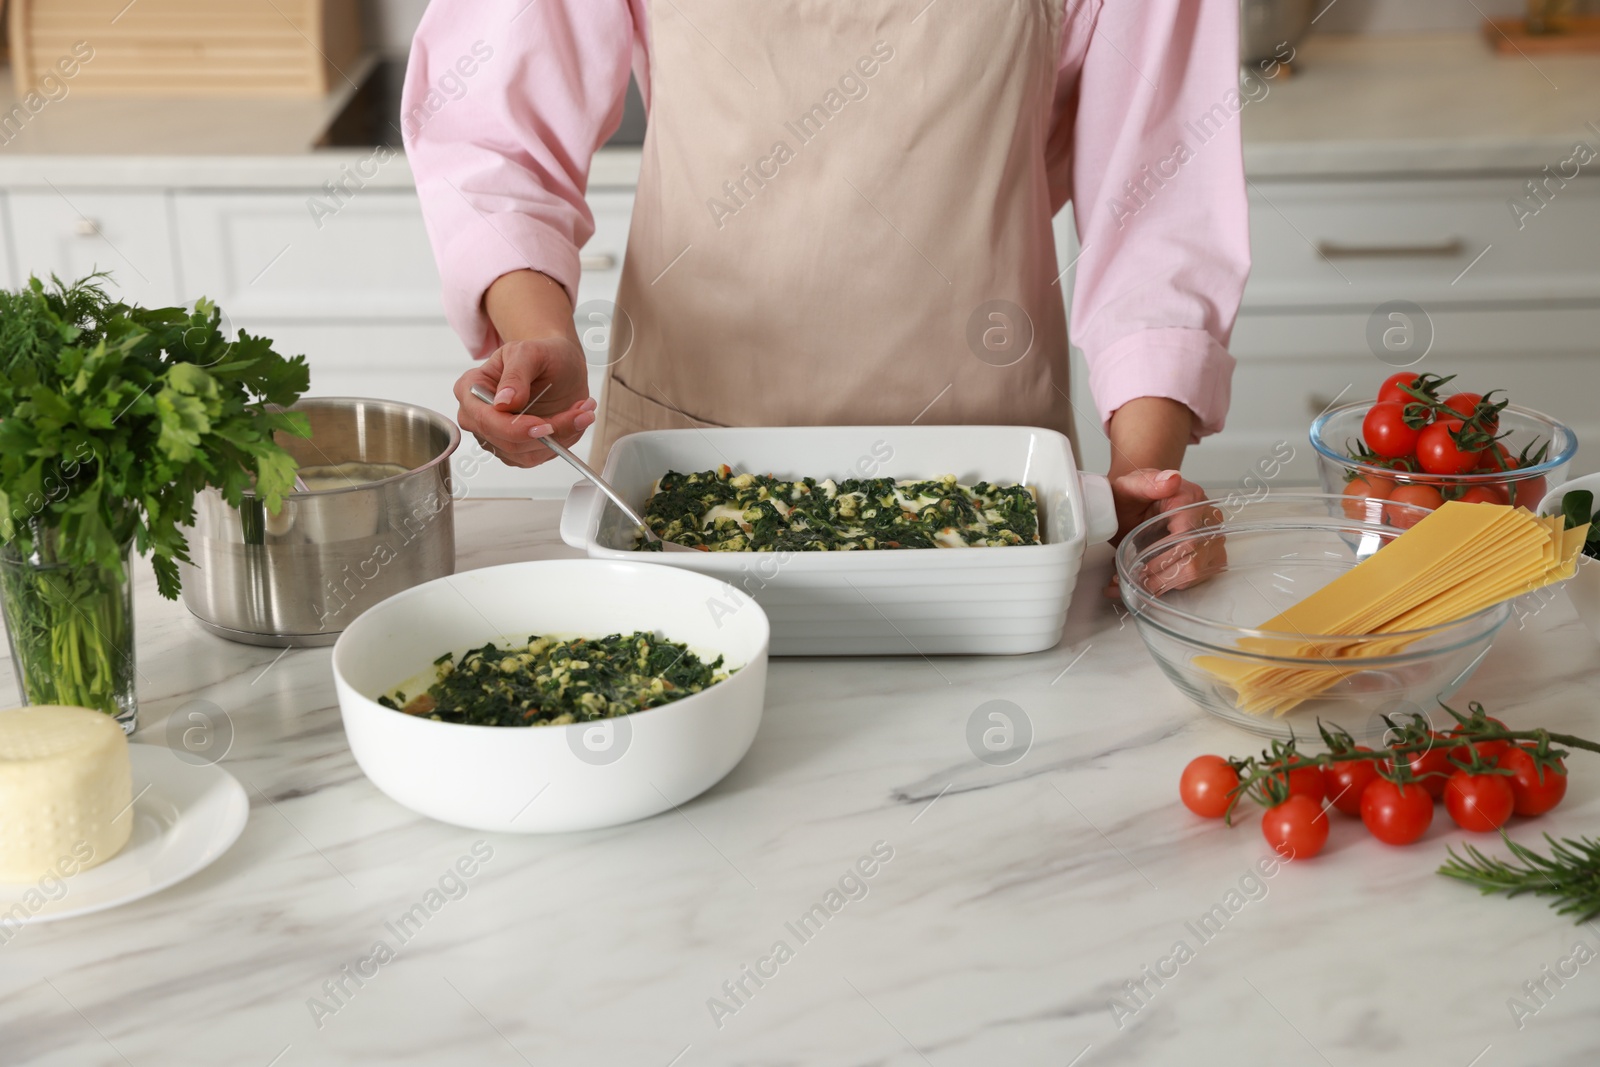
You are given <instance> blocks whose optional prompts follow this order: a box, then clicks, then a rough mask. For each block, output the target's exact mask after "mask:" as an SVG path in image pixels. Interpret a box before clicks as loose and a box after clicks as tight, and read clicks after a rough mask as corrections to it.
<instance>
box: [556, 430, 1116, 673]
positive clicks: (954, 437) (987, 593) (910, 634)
mask: <svg viewBox="0 0 1600 1067" xmlns="http://www.w3.org/2000/svg"><path fill="white" fill-rule="evenodd" d="M722 463H726V464H728V465H729V466H730V467H733V468H734V469H735V470H738V471H757V472H760V473H764V474H775V475H778V476H780V477H803V476H807V475H809V476H812V477H816V478H827V477H833V478H839V479H844V478H852V477H854V478H937V477H940V476H942V475H946V474H953V475H955V476H956V477H957V478H959V479H960V480H961V481H962V482H965V483H967V484H971V483H972V482H974V481H980V480H987V481H991V482H1000V483H1013V482H1014V483H1020V484H1022V485H1026V486H1028V487H1030V488H1031V489H1033V491H1034V493H1035V495H1036V496H1037V497H1038V500H1039V519H1040V526H1041V530H1042V537H1043V542H1044V543H1043V544H1038V545H1008V546H1004V547H985V548H953V549H932V548H929V549H913V550H909V551H876V552H661V553H655V552H652V553H648V554H644V553H639V552H635V551H634V541H635V538H636V537H637V534H638V528H637V527H635V526H633V525H632V524H631V523H629V522H628V521H627V520H626V519H625V518H624V517H623V515H622V513H621V512H620V511H619V510H618V509H617V508H616V507H614V506H612V505H611V504H610V502H609V501H607V500H606V499H605V497H603V496H601V495H600V494H599V493H598V492H596V491H595V490H594V487H593V486H591V485H589V483H587V482H580V483H578V484H577V485H575V486H573V488H572V492H571V493H570V494H569V495H568V496H567V506H566V509H565V510H564V511H562V513H561V537H562V539H563V540H565V541H566V542H567V544H569V545H572V546H573V547H574V548H580V549H582V550H584V551H585V552H586V553H588V555H589V557H590V558H591V559H610V560H634V559H638V558H640V556H641V555H643V556H644V558H645V559H647V560H649V561H650V562H651V563H653V564H661V565H663V566H668V567H673V568H681V569H684V570H693V571H699V572H700V573H702V574H709V575H712V576H714V577H717V578H720V579H721V580H722V581H723V582H726V583H727V586H726V588H725V591H724V594H723V595H724V600H725V601H726V603H727V604H728V605H729V606H730V607H731V606H735V605H738V604H741V603H744V602H745V601H748V600H752V599H753V600H755V601H756V602H757V603H759V604H760V605H761V606H762V607H763V608H765V609H766V610H767V614H768V616H769V617H770V618H771V619H772V650H773V654H774V655H778V656H910V655H917V654H922V655H929V656H932V655H1016V654H1020V653H1025V652H1038V651H1040V650H1041V649H1046V648H1052V647H1054V646H1055V644H1056V642H1058V641H1060V640H1061V632H1062V627H1063V625H1064V624H1065V622H1066V617H1067V605H1068V603H1069V602H1070V601H1071V599H1072V589H1073V585H1074V583H1075V582H1076V581H1077V577H1078V565H1079V563H1080V562H1082V559H1083V551H1084V547H1085V546H1086V545H1091V544H1096V543H1098V542H1100V541H1105V540H1107V539H1109V538H1110V537H1111V535H1112V534H1114V533H1116V531H1117V515H1116V509H1115V507H1114V506H1113V504H1112V500H1111V486H1110V484H1109V483H1108V482H1107V481H1106V480H1105V479H1104V478H1102V477H1100V476H1099V475H1097V474H1087V473H1084V472H1081V471H1079V470H1078V464H1077V460H1076V459H1075V458H1074V456H1073V453H1072V443H1071V442H1070V441H1068V440H1067V438H1066V437H1065V436H1063V435H1062V434H1059V433H1057V432H1055V431H1054V430H1044V429H1038V428H1035V427H1030V426H777V427H737V428H733V427H719V428H715V429H708V430H651V431H648V432H645V433H635V434H629V435H628V436H626V437H624V438H622V439H621V440H619V441H618V442H617V443H616V445H615V446H614V447H613V448H612V449H611V454H610V455H609V456H608V457H607V458H606V469H605V477H606V481H608V482H610V483H611V484H612V485H613V486H615V487H616V489H617V491H618V492H620V493H622V494H623V496H624V497H625V498H626V499H628V500H629V501H630V502H631V503H633V504H634V505H635V506H636V507H643V505H644V502H645V500H646V499H647V498H648V497H649V495H650V489H651V487H652V486H653V485H654V484H655V481H656V479H658V478H660V477H661V475H663V474H665V473H666V472H667V471H669V470H676V471H684V472H687V471H703V470H711V469H713V468H715V467H716V466H717V465H718V464H722ZM1096 595H1098V592H1097V593H1096Z"/></svg>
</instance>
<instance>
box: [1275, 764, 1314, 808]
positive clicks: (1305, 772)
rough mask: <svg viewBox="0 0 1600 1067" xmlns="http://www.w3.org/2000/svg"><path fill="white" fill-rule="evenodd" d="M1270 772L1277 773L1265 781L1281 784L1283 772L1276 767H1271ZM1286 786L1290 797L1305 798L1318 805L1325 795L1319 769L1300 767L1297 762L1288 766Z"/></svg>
mask: <svg viewBox="0 0 1600 1067" xmlns="http://www.w3.org/2000/svg"><path fill="white" fill-rule="evenodd" d="M1272 770H1274V771H1277V773H1275V774H1273V775H1272V776H1271V777H1270V778H1269V779H1266V780H1267V781H1271V782H1276V783H1281V782H1282V781H1283V778H1284V776H1283V772H1282V771H1279V770H1278V768H1276V767H1273V768H1272ZM1288 785H1289V795H1290V796H1291V797H1305V798H1306V799H1307V800H1314V801H1316V802H1317V803H1318V804H1319V805H1320V804H1321V803H1322V798H1323V797H1324V796H1326V795H1327V794H1326V793H1325V792H1324V787H1323V784H1322V768H1321V767H1317V766H1302V765H1300V764H1299V763H1298V762H1296V763H1291V764H1290V765H1289V782H1288Z"/></svg>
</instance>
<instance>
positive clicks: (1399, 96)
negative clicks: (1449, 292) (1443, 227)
mask: <svg viewBox="0 0 1600 1067" xmlns="http://www.w3.org/2000/svg"><path fill="white" fill-rule="evenodd" d="M1247 84H1248V83H1247ZM1246 95H1247V97H1248V96H1256V97H1258V98H1259V99H1257V100H1256V101H1255V102H1252V103H1247V104H1245V106H1244V108H1243V111H1242V114H1243V116H1244V159H1245V170H1246V171H1247V172H1248V173H1249V174H1250V175H1251V176H1252V177H1256V178H1302V177H1308V178H1315V177H1328V176H1338V175H1354V174H1362V175H1385V174H1388V175H1414V174H1440V175H1452V174H1461V173H1464V172H1496V171H1500V172H1505V171H1511V172H1515V173H1523V172H1528V173H1529V174H1530V175H1531V174H1532V173H1533V172H1536V171H1538V170H1539V169H1540V168H1542V167H1544V166H1545V165H1546V164H1552V165H1554V164H1556V163H1559V162H1561V161H1562V160H1564V159H1567V158H1568V157H1569V156H1570V155H1571V154H1572V146H1573V144H1574V143H1575V142H1577V141H1579V140H1581V141H1584V142H1586V143H1588V144H1589V145H1590V146H1592V147H1595V148H1596V149H1597V150H1600V128H1597V127H1596V126H1594V125H1591V124H1592V123H1600V55H1592V54H1591V55H1571V56H1542V55H1541V56H1519V55H1515V54H1513V55H1509V56H1502V55H1496V54H1495V53H1494V52H1493V51H1492V50H1490V48H1489V46H1488V43H1487V42H1486V41H1485V40H1484V37H1483V35H1482V34H1481V33H1426V34H1392V35H1384V36H1373V37H1353V36H1337V35H1322V34H1313V35H1312V36H1311V37H1309V38H1307V39H1306V40H1305V41H1304V42H1303V43H1302V44H1301V45H1300V48H1299V53H1298V56H1297V60H1296V70H1295V75H1294V76H1293V77H1291V78H1288V79H1284V80H1281V81H1273V82H1266V83H1260V82H1258V83H1257V84H1256V86H1255V88H1254V89H1252V90H1251V92H1250V93H1247V94H1246Z"/></svg>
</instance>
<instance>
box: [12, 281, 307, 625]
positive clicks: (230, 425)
mask: <svg viewBox="0 0 1600 1067" xmlns="http://www.w3.org/2000/svg"><path fill="white" fill-rule="evenodd" d="M102 278H103V275H90V276H89V277H86V278H82V279H79V280H78V281H76V282H73V283H72V284H70V285H67V284H65V283H63V282H61V281H60V280H59V279H57V278H54V277H52V279H51V284H50V285H48V286H46V285H45V284H44V283H43V282H41V281H40V280H39V279H38V278H33V279H31V280H30V281H29V283H28V285H27V286H26V287H24V288H21V289H17V290H12V291H9V292H5V291H0V540H3V541H5V542H6V543H7V545H8V546H9V547H10V549H11V550H12V551H13V552H14V553H16V554H17V555H18V556H20V557H21V558H23V559H33V558H38V557H40V556H41V554H44V552H45V550H46V549H48V555H49V557H50V560H51V562H54V563H61V564H66V565H69V566H71V565H80V566H91V565H92V566H96V567H99V568H103V569H107V570H110V571H114V572H116V573H118V574H121V573H122V559H123V556H124V549H125V548H126V546H127V545H128V544H129V543H130V542H131V543H132V545H133V547H134V548H135V549H136V550H137V551H138V552H139V553H141V554H148V555H149V556H150V557H151V564H152V566H153V567H154V570H155V574H156V582H157V586H158V588H159V589H160V592H161V595H162V596H164V597H167V598H168V599H173V598H175V597H176V596H177V595H178V591H179V576H178V561H180V560H181V561H187V560H188V542H187V541H186V540H185V538H184V536H183V532H182V528H183V527H184V526H186V525H188V524H191V523H192V522H193V521H194V518H195V499H196V497H197V496H198V495H199V493H200V492H201V491H202V490H203V489H205V488H207V487H213V486H214V487H215V488H217V489H218V490H220V491H221V493H222V495H223V497H224V499H226V500H227V501H228V503H230V504H233V505H235V506H237V505H238V504H239V503H240V501H241V499H242V498H243V497H244V495H245V494H246V493H250V492H253V493H255V494H257V495H258V496H260V497H261V498H262V500H263V502H264V503H265V504H266V506H267V508H268V509H269V510H271V511H276V510H277V509H278V508H279V507H280V506H281V501H282V497H283V495H284V494H285V493H286V492H288V491H289V490H290V489H291V488H292V487H293V484H294V472H295V462H294V460H293V459H292V458H291V457H290V455H289V454H288V452H286V451H285V450H284V449H283V448H282V447H281V446H280V445H279V444H278V443H277V442H276V440H275V435H276V434H279V433H286V434H293V435H296V436H301V437H305V436H308V435H309V434H310V427H309V425H308V424H307V422H306V420H305V418H304V416H302V415H300V414H298V413H294V412H289V411H285V410H282V409H283V408H286V407H287V406H288V405H291V404H293V403H294V402H295V401H296V400H298V399H299V398H300V395H301V394H302V393H304V392H305V391H306V389H307V388H308V387H309V385H310V371H309V370H308V368H307V366H306V362H305V357H304V356H294V357H292V358H286V357H284V356H281V355H279V354H278V353H277V352H275V351H274V350H273V348H272V342H271V341H269V340H268V339H266V338H264V337H254V336H251V335H250V334H247V333H246V332H245V331H243V330H240V331H239V333H238V336H237V337H236V338H231V339H230V338H228V337H227V336H225V335H224V334H223V332H222V328H221V321H222V316H221V313H220V312H219V310H218V309H217V307H216V305H214V304H212V303H211V302H210V301H207V300H201V301H199V302H198V303H197V304H196V305H195V307H194V309H193V310H187V309H184V308H154V309H147V308H140V307H135V306H132V305H128V304H124V303H121V302H119V301H116V300H114V299H112V298H111V297H110V296H108V295H107V294H106V292H105V289H104V287H103V286H102V284H101V282H102Z"/></svg>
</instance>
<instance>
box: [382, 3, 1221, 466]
mask: <svg viewBox="0 0 1600 1067" xmlns="http://www.w3.org/2000/svg"><path fill="white" fill-rule="evenodd" d="M841 2H843V0H841ZM946 2H953V0H946ZM961 2H963V3H973V2H980V0H961ZM1064 2H1065V3H1066V5H1067V9H1066V17H1065V19H1064V26H1063V32H1062V39H1061V58H1060V63H1059V73H1058V78H1057V83H1056V95H1055V108H1054V114H1055V118H1054V129H1053V133H1052V135H1051V139H1050V147H1049V151H1048V153H1047V159H1046V167H1047V170H1048V174H1049V180H1050V188H1051V193H1052V206H1053V207H1054V208H1055V209H1057V210H1059V209H1060V208H1061V207H1062V206H1063V205H1064V204H1066V203H1067V202H1068V201H1069V200H1070V201H1072V203H1073V204H1074V205H1075V208H1074V210H1075V214H1076V221H1077V228H1078V239H1079V244H1080V246H1081V248H1082V252H1081V254H1080V255H1079V257H1078V259H1077V261H1076V264H1075V266H1073V267H1072V268H1071V269H1072V270H1073V271H1075V272H1076V273H1075V275H1074V283H1075V284H1074V290H1073V298H1072V307H1071V314H1070V326H1069V329H1070V332H1071V337H1072V342H1073V343H1074V344H1075V345H1077V346H1078V348H1080V349H1081V350H1082V351H1083V354H1084V357H1085V360H1086V361H1087V363H1088V367H1089V388H1090V391H1091V392H1092V393H1093V394H1094V398H1095V406H1096V408H1097V409H1098V411H1099V415H1100V418H1101V420H1102V421H1103V422H1104V421H1107V420H1109V419H1110V417H1111V414H1112V413H1113V412H1114V411H1116V410H1117V408H1119V407H1120V406H1122V405H1123V404H1124V403H1126V402H1127V401H1129V400H1132V399H1134V398H1136V397H1141V396H1161V397H1170V398H1172V399H1174V400H1178V401H1180V402H1182V403H1184V404H1186V405H1188V407H1189V408H1190V410H1192V411H1193V412H1194V413H1195V415H1196V416H1197V417H1198V422H1199V431H1198V432H1199V434H1200V435H1204V434H1210V433H1216V432H1217V431H1218V430H1220V429H1222V426H1223V420H1224V418H1225V417H1226V415H1227V410H1228V400H1229V393H1230V388H1229V387H1230V380H1231V378H1232V373H1233V365H1234V361H1233V357H1231V356H1230V355H1229V354H1228V351H1227V343H1228V337H1229V334H1230V333H1231V332H1232V329H1233V322H1234V317H1235V315H1236V313H1237V311H1238V307H1239V296H1240V293H1241V292H1242V291H1243V288H1244V282H1245V277H1246V275H1247V274H1248V273H1249V267H1250V251H1249V231H1248V219H1247V213H1246V203H1245V183H1244V167H1243V162H1242V155H1241V149H1240V136H1239V127H1240V121H1239V111H1240V109H1241V108H1242V107H1243V105H1244V101H1243V100H1242V99H1241V96H1240V93H1239V89H1238V71H1239V68H1238V63H1237V57H1238V43H1237V42H1238V4H1237V2H1236V0H1143V2H1141V3H1138V4H1117V5H1110V6H1107V5H1106V4H1105V3H1104V0H1064ZM645 6H646V0H474V2H473V3H471V4H451V3H443V2H440V3H433V4H430V5H429V6H428V9H427V12H426V13H425V14H424V16H423V19H422V24H421V26H420V27H419V28H418V30H417V35H416V39H415V40H414V41H413V43H412V48H411V62H410V66H409V68H408V70H407V72H406V86H405V93H404V97H403V104H402V127H403V132H404V135H405V143H406V151H407V156H408V157H409V159H410V163H411V169H412V172H413V173H414V175H415V177H416V183H417V191H418V193H419V195H420V196H421V199H422V209H423V215H424V217H425V219H426V222H427V227H428V233H429V237H430V239H431V240H432V242H433V248H434V253H435V255H436V257H437V258H438V262H439V271H440V274H441V275H442V277H443V279H444V290H445V308H446V312H447V314H448V315H449V318H450V322H451V324H452V326H454V328H455V329H456V331H457V332H458V333H459V334H460V335H461V338H462V340H463V341H464V342H465V343H466V345H467V347H468V349H470V350H471V351H472V352H473V354H474V355H476V356H477V357H479V358H482V357H484V356H487V355H488V354H489V353H490V352H492V351H494V349H495V348H497V347H498V346H499V344H500V339H499V337H498V336H497V334H496V333H495V330H494V327H493V325H492V324H491V323H490V322H489V320H488V318H487V317H486V316H485V315H484V313H483V294H484V292H485V291H486V290H487V289H488V287H489V286H490V284H491V283H493V282H494V280H495V279H496V278H498V277H500V276H501V275H503V274H507V273H509V272H511V271H514V270H521V269H532V270H537V271H542V272H543V273H545V274H548V275H549V276H551V277H552V278H554V279H556V280H557V281H558V282H560V283H561V284H562V285H563V286H565V287H566V289H567V291H568V293H575V292H576V291H577V284H578V274H579V266H578V249H579V248H580V247H581V246H582V245H583V244H584V242H586V241H587V240H588V239H589V237H590V235H591V234H592V233H593V232H594V221H593V217H592V216H591V214H590V212H589V209H588V207H587V205H586V204H585V202H584V192H585V189H586V187H587V185H588V177H589V165H590V161H591V159H592V158H593V156H594V153H595V150H596V149H597V148H599V147H600V145H601V144H603V143H604V142H605V140H606V139H607V138H608V137H610V135H611V134H612V132H613V131H615V130H616V128H617V126H618V124H619V123H620V122H621V121H622V106H623V96H624V93H625V91H626V88H627V84H628V74H629V72H630V71H632V72H633V73H634V74H635V75H636V76H637V78H638V82H639V85H640V87H641V90H642V92H643V95H644V98H645V102H646V104H647V105H648V103H649V99H650V42H649V39H648V33H647V28H648V20H647V18H646V11H645ZM959 167H960V161H959V160H952V161H951V173H952V175H954V176H955V177H953V178H952V180H960V179H959V173H960V170H959ZM484 223H488V224H489V226H491V227H492V228H493V232H494V233H495V234H496V235H497V237H498V238H499V239H498V240H485V239H484V236H483V235H484V232H485V231H484V225H483V224H484ZM1061 267H1063V268H1065V267H1067V264H1065V263H1063V264H1061Z"/></svg>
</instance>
